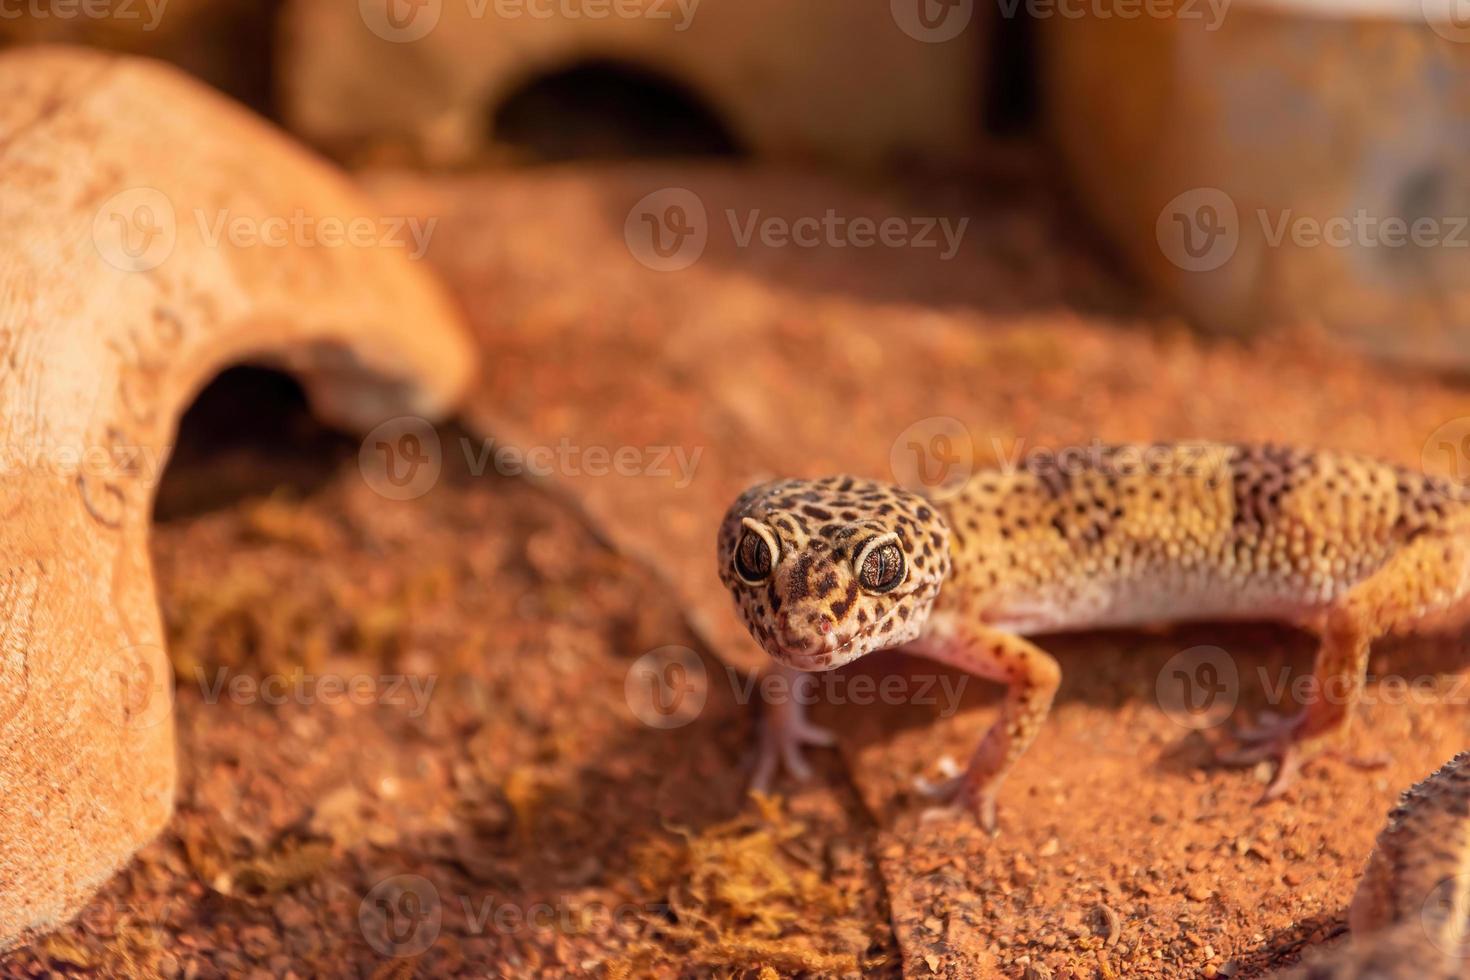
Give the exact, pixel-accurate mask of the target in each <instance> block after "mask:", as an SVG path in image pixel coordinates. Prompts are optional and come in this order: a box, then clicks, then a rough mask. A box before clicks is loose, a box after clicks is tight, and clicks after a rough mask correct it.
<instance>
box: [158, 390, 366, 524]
mask: <svg viewBox="0 0 1470 980" xmlns="http://www.w3.org/2000/svg"><path fill="white" fill-rule="evenodd" d="M357 448H358V443H357V440H355V439H354V438H352V436H350V435H348V434H347V433H344V432H340V431H337V430H335V429H331V428H328V427H327V426H325V425H323V424H322V423H321V422H318V421H317V420H316V418H315V417H313V416H312V414H311V412H310V410H309V409H308V407H307V400H306V393H305V392H304V391H302V389H301V386H300V385H299V384H298V383H297V382H296V380H295V379H294V378H292V377H291V376H289V375H287V374H283V373H281V372H279V371H272V370H268V369H266V368H258V367H233V368H228V369H226V370H225V371H223V372H222V373H221V374H220V375H219V376H218V377H216V378H215V379H214V380H213V381H211V382H210V383H209V385H207V386H206V387H205V388H204V390H203V391H201V392H200V393H199V396H198V397H197V398H195V399H194V403H193V404H192V405H190V406H189V409H188V411H186V412H185V413H184V416H183V418H182V419H180V420H179V432H178V436H177V438H176V439H175V441H174V448H173V452H172V453H171V455H170V456H169V462H168V466H167V468H166V469H165V470H164V473H163V478H162V480H161V481H160V483H159V486H158V494H157V496H156V498H155V499H154V503H153V518H154V520H156V521H167V520H170V519H174V518H180V517H188V516H191V515H194V514H198V513H202V512H204V511H210V510H217V509H220V508H223V507H227V506H229V505H230V504H233V503H235V502H237V501H240V500H245V499H248V498H250V497H264V496H269V495H270V494H272V493H278V492H285V493H288V494H291V495H293V496H304V495H306V494H309V493H311V492H312V491H313V490H316V489H317V488H319V487H321V486H322V485H323V484H325V483H326V482H327V481H328V480H329V479H331V477H332V474H333V473H335V472H337V470H338V469H340V467H342V466H343V465H347V464H350V462H351V460H352V459H353V458H354V457H355V456H356V455H357Z"/></svg>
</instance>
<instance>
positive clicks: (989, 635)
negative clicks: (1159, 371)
mask: <svg viewBox="0 0 1470 980" xmlns="http://www.w3.org/2000/svg"><path fill="white" fill-rule="evenodd" d="M718 561H719V575H720V578H721V581H722V582H723V584H724V585H725V587H726V588H727V589H728V590H729V592H730V594H731V595H732V597H733V600H734V604H735V608H736V610H737V612H738V614H739V616H740V617H741V619H742V620H743V621H744V623H745V626H746V627H747V629H748V630H749V632H750V634H751V635H752V637H753V638H754V639H755V640H756V641H757V642H758V643H759V644H760V645H761V646H762V647H763V648H764V649H765V651H766V652H767V653H768V654H769V655H770V657H771V658H772V661H773V668H772V669H774V670H776V671H778V672H781V673H783V674H785V675H786V676H787V677H788V679H790V680H793V681H795V680H798V679H799V678H800V677H801V675H802V674H803V673H808V672H816V671H825V670H832V669H834V668H837V667H841V666H843V665H844V664H848V663H851V662H852V661H854V660H857V659H858V658H860V657H864V656H867V655H868V654H870V653H872V652H874V651H877V650H882V649H899V650H903V651H905V652H908V653H913V654H917V655H920V656H923V657H927V658H930V659H932V660H934V661H937V662H939V663H941V664H945V665H948V666H950V667H953V668H957V669H959V670H961V671H964V672H967V673H969V674H972V675H976V676H979V677H981V678H985V679H988V680H992V681H998V682H1000V683H1002V684H1004V685H1005V688H1006V693H1005V699H1004V702H1003V704H1002V707H1001V711H1000V717H999V718H998V719H997V720H996V722H995V723H994V725H993V726H992V727H991V728H990V729H989V730H988V731H987V732H986V734H985V735H984V736H983V738H982V739H981V740H980V743H979V745H978V747H977V748H976V749H975V750H974V752H973V754H972V755H971V757H970V759H969V762H968V764H967V765H966V766H965V767H964V768H963V770H962V771H960V772H958V773H957V774H955V775H954V776H953V777H952V778H950V779H948V780H946V781H945V782H944V783H943V784H942V785H940V786H938V787H934V788H933V789H934V792H933V794H932V795H934V796H936V797H938V798H940V799H941V801H943V802H947V803H949V804H951V805H954V806H958V807H961V808H963V809H966V810H969V811H970V812H972V813H974V814H975V816H976V817H977V818H978V819H979V820H980V822H981V823H982V825H984V826H985V827H986V828H987V829H990V830H992V831H993V830H994V828H995V825H996V797H997V792H998V790H999V788H1000V786H1001V783H1002V781H1003V780H1004V779H1005V777H1006V775H1007V773H1008V772H1010V771H1011V769H1012V767H1013V766H1014V765H1015V764H1016V762H1017V761H1018V759H1019V758H1020V757H1021V755H1022V754H1023V753H1024V752H1025V751H1026V748H1027V747H1028V746H1029V745H1030V744H1031V742H1032V740H1033V739H1034V738H1035V737H1036V735H1037V732H1038V730H1039V729H1040V728H1041V727H1042V724H1043V722H1044V721H1045V719H1046V717H1047V714H1048V712H1049V710H1050V708H1051V703H1052V700H1053V698H1054V697H1055V695H1056V692H1057V688H1058V685H1059V684H1060V681H1061V670H1060V668H1059V666H1058V664H1057V661H1056V660H1055V659H1054V658H1053V657H1052V656H1051V655H1050V654H1049V653H1047V652H1046V650H1044V649H1043V648H1042V647H1040V646H1038V645H1037V644H1036V643H1035V642H1033V641H1032V639H1031V638H1030V637H1032V636H1034V635H1037V634H1048V633H1058V632H1066V631H1076V630H1095V629H1106V628H1126V627H1130V626H1134V627H1136V626H1145V625H1153V624H1157V623H1161V622H1180V621H1198V620H1204V621H1222V620H1240V619H1248V620H1270V621H1282V622H1287V623H1291V624H1294V625H1297V626H1300V627H1303V628H1305V629H1307V630H1309V631H1311V632H1313V633H1315V634H1316V635H1317V637H1318V638H1319V644H1318V649H1317V654H1316V658H1315V662H1314V667H1313V677H1314V680H1315V689H1316V690H1317V691H1323V692H1331V693H1332V694H1333V696H1332V697H1318V698H1313V699H1311V700H1310V701H1309V703H1308V704H1307V705H1306V707H1305V708H1304V709H1302V710H1301V711H1300V712H1298V713H1296V714H1294V715H1292V716H1290V717H1282V718H1278V719H1275V720H1274V721H1273V722H1268V723H1265V724H1261V725H1258V726H1255V727H1249V726H1241V727H1240V729H1239V730H1238V731H1237V732H1236V733H1235V737H1234V738H1233V739H1231V740H1230V744H1229V745H1228V746H1222V747H1220V748H1218V749H1217V754H1218V755H1219V756H1220V758H1221V760H1222V761H1224V762H1231V763H1236V764H1254V763H1257V762H1260V761H1262V760H1266V761H1274V762H1275V764H1276V768H1275V773H1274V775H1273V777H1272V779H1271V782H1270V784H1269V786H1268V787H1267V788H1266V790H1265V794H1264V797H1263V798H1264V799H1274V798H1276V797H1278V796H1280V795H1281V794H1282V793H1283V792H1285V790H1286V789H1287V788H1288V787H1290V785H1291V784H1292V781H1293V779H1294V778H1295V776H1296V774H1297V772H1298V770H1299V769H1300V767H1301V765H1302V763H1303V762H1304V761H1306V760H1308V759H1310V758H1313V757H1315V756H1316V755H1318V754H1320V753H1321V752H1322V751H1325V750H1327V749H1329V748H1332V747H1333V746H1334V745H1335V743H1336V742H1337V740H1338V739H1339V738H1340V736H1341V735H1342V734H1343V733H1344V732H1345V730H1346V728H1347V726H1348V723H1349V721H1350V720H1351V718H1352V714H1353V708H1354V706H1355V705H1356V704H1357V702H1358V700H1359V698H1360V696H1361V693H1362V689H1363V686H1364V683H1365V680H1366V675H1367V663H1368V650H1369V645H1370V643H1372V642H1373V641H1374V640H1376V639H1378V638H1379V637H1382V636H1384V635H1388V634H1394V633H1402V632H1409V631H1412V630H1414V629H1415V628H1430V627H1433V626H1434V625H1435V624H1436V623H1439V625H1440V626H1441V627H1443V625H1445V623H1444V622H1440V621H1442V620H1443V621H1446V622H1447V621H1449V620H1452V619H1454V618H1456V617H1462V616H1463V614H1464V613H1463V610H1464V607H1465V606H1467V605H1470V603H1467V601H1466V600H1467V596H1470V503H1467V497H1466V494H1465V493H1464V492H1462V488H1461V487H1460V486H1459V485H1458V484H1456V483H1454V482H1453V481H1451V480H1448V479H1446V478H1441V477H1437V476H1432V475H1428V474H1425V473H1422V472H1417V471H1414V470H1411V469H1408V468H1405V467H1402V466H1395V465H1391V464H1388V463H1383V462H1379V461H1377V460H1374V459H1371V458H1368V457H1364V456H1359V455H1355V454H1350V453H1345V452H1336V451H1328V450H1322V451H1313V450H1306V449H1294V448H1290V447H1284V446H1277V445H1271V444H1256V445H1245V444H1230V443H1215V442H1186V443H1167V444H1122V445H1111V446H1085V447H1078V448H1076V449H1074V450H1065V449H1064V450H1058V451H1057V452H1054V453H1044V454H1043V453H1033V454H1030V455H1028V456H1027V457H1026V458H1025V459H1024V460H1023V461H1022V462H1021V463H1019V464H1017V465H1010V466H1005V467H999V468H994V469H985V470H979V471H977V472H975V473H974V474H972V475H970V476H969V477H968V478H966V479H965V480H964V481H962V482H960V483H959V484H958V485H955V486H947V487H943V488H941V490H935V491H929V492H927V493H924V494H921V493H917V492H913V491H910V490H907V489H905V488H903V487H900V486H897V485H894V484H891V483H885V482H880V481H874V480H869V479H863V478H860V477H855V476H829V477H824V478H820V479H811V480H801V479H781V480H775V481H772V482H766V483H762V484H760V485H757V486H754V487H751V488H750V489H748V490H746V491H745V492H744V493H742V494H740V496H739V497H738V498H737V499H736V500H735V502H734V503H733V504H732V505H731V506H730V508H729V510H728V511H727V512H726V514H725V516H724V520H723V521H722V522H721V525H720V529H719V533H718ZM803 701H804V699H800V698H784V699H781V700H780V701H779V702H778V703H775V704H773V705H771V706H769V707H770V710H769V711H767V712H766V715H765V717H764V720H763V722H762V732H761V740H760V748H759V753H758V760H757V765H756V769H755V776H754V779H753V785H754V787H755V788H758V789H760V788H765V787H766V786H768V785H769V782H770V780H771V779H772V778H773V776H774V775H775V773H776V772H777V770H778V769H781V768H784V769H785V770H786V771H788V772H789V773H790V774H791V775H792V776H794V777H795V778H797V779H798V780H801V779H805V778H809V775H810V771H811V770H810V766H809V765H808V763H807V762H806V760H805V758H804V751H805V747H806V746H809V745H810V746H821V745H831V744H833V743H834V737H833V734H832V733H831V732H829V731H827V730H824V729H821V728H819V727H817V726H815V725H813V724H811V723H810V722H809V721H808V720H807V719H806V717H805V714H804V706H803Z"/></svg>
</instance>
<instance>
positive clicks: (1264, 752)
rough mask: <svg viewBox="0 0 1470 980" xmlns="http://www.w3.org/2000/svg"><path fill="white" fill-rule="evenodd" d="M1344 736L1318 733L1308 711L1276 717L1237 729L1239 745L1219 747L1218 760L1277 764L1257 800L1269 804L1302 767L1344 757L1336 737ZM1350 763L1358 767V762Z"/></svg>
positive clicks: (1336, 730) (1331, 731)
mask: <svg viewBox="0 0 1470 980" xmlns="http://www.w3.org/2000/svg"><path fill="white" fill-rule="evenodd" d="M1340 733H1341V728H1329V729H1327V730H1326V731H1320V732H1319V731H1316V730H1314V727H1313V725H1312V724H1311V722H1310V721H1309V719H1308V715H1307V712H1305V711H1303V712H1300V713H1298V714H1295V715H1292V716H1290V717H1286V718H1279V717H1275V716H1272V717H1270V718H1269V719H1267V720H1266V721H1264V722H1262V723H1261V724H1259V725H1257V726H1254V727H1251V728H1241V729H1237V730H1236V731H1235V733H1234V741H1235V745H1234V746H1233V747H1229V748H1226V747H1220V748H1217V749H1216V751H1215V759H1216V761H1218V762H1220V763H1222V764H1223V765H1228V766H1253V765H1255V764H1257V763H1259V762H1263V761H1269V762H1275V763H1276V772H1275V774H1274V775H1273V776H1272V777H1271V781H1270V783H1268V784H1267V785H1266V789H1265V792H1263V793H1262V794H1261V798H1260V800H1258V801H1257V802H1258V803H1269V802H1271V801H1272V800H1276V799H1280V798H1281V797H1282V796H1283V795H1285V794H1286V792H1287V791H1288V790H1289V789H1291V788H1292V786H1294V785H1295V784H1296V781H1297V777H1298V776H1300V775H1301V771H1302V766H1303V765H1305V764H1306V763H1307V762H1310V761H1312V760H1313V759H1317V758H1320V757H1322V756H1326V755H1333V756H1338V755H1341V754H1342V747H1341V745H1339V744H1337V740H1336V739H1335V738H1334V737H1333V736H1334V735H1337V734H1340ZM1348 761H1349V762H1350V763H1352V764H1354V765H1357V764H1358V762H1357V761H1356V760H1352V759H1349V760H1348ZM1374 761H1376V760H1364V763H1365V767H1370V766H1371V765H1372V763H1373V762H1374Z"/></svg>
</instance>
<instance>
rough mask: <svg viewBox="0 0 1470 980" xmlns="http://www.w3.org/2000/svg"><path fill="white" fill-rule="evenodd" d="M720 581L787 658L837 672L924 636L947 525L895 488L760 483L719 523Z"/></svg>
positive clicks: (830, 482) (863, 483) (941, 572)
mask: <svg viewBox="0 0 1470 980" xmlns="http://www.w3.org/2000/svg"><path fill="white" fill-rule="evenodd" d="M719 562H720V580H721V581H722V582H724V583H725V587H726V588H728V589H729V590H730V593H731V595H733V596H734V598H735V608H736V609H737V610H738V611H739V613H740V616H741V618H742V619H744V620H745V626H746V628H747V629H749V630H750V633H751V635H752V636H754V637H755V639H756V641H757V642H759V643H760V645H761V646H762V647H764V648H765V650H766V652H767V653H769V654H770V655H771V656H772V657H773V658H775V659H776V660H777V661H778V662H780V663H783V664H786V665H787V666H790V667H795V668H797V669H799V670H830V669H832V668H834V667H841V666H842V665H843V664H845V663H849V662H851V661H853V660H856V659H857V658H858V657H861V656H863V655H864V654H866V653H871V652H872V651H874V650H882V649H886V648H888V647H893V646H898V645H899V644H902V643H906V642H908V641H909V640H912V639H914V638H916V637H917V636H918V635H919V632H920V631H921V630H922V629H923V626H924V621H925V619H927V618H928V616H929V609H930V607H931V606H933V604H934V598H935V596H937V595H938V594H939V587H940V584H941V583H942V582H943V581H944V577H945V576H946V575H948V574H949V527H948V526H947V525H946V524H945V523H944V518H943V517H941V516H940V515H939V512H938V511H937V510H935V508H934V506H933V504H931V503H930V502H929V501H927V500H925V499H924V498H923V497H920V496H919V495H917V494H914V493H910V492H908V491H907V490H903V489H900V488H899V487H896V486H892V485H890V484H886V483H876V482H873V481H871V480H861V479H858V478H856V477H851V476H834V477H828V478H826V479H822V480H778V481H776V482H774V483H763V484H760V485H759V486H755V487H751V488H750V489H749V490H747V491H745V493H743V494H741V495H740V497H739V498H738V499H737V500H736V501H735V503H734V504H732V505H731V506H730V509H729V511H727V512H726V514H725V520H724V521H723V523H722V524H721V525H720V540H719Z"/></svg>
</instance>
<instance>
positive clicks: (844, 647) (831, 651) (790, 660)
mask: <svg viewBox="0 0 1470 980" xmlns="http://www.w3.org/2000/svg"><path fill="white" fill-rule="evenodd" d="M892 616H893V613H891V612H890V613H889V614H888V615H887V616H884V617H883V618H882V619H876V620H874V621H873V622H872V623H871V624H870V625H868V626H865V627H864V628H862V629H860V630H858V631H857V632H856V633H854V634H852V635H851V636H849V637H848V638H847V639H845V640H843V641H842V642H841V643H839V644H837V645H836V646H834V647H822V648H819V649H816V650H812V649H804V650H793V649H791V648H789V647H787V646H785V645H784V644H782V643H781V642H780V641H779V640H777V641H776V644H775V645H774V646H772V647H768V648H767V652H768V653H769V654H770V655H771V658H772V659H774V660H775V661H777V662H778V663H782V664H785V665H786V666H787V667H795V668H796V669H797V670H805V671H811V672H815V671H823V670H835V669H836V668H838V667H841V666H842V665H843V664H847V663H851V662H852V661H853V660H854V659H855V658H854V657H848V656H843V654H845V653H847V652H849V651H850V650H851V649H852V647H853V644H855V643H857V642H858V641H859V640H863V639H867V638H868V637H871V636H872V635H873V634H874V633H876V632H877V631H878V628H879V627H880V626H882V625H883V624H884V623H885V622H886V621H887V620H888V619H889V618H890V617H892Z"/></svg>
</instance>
